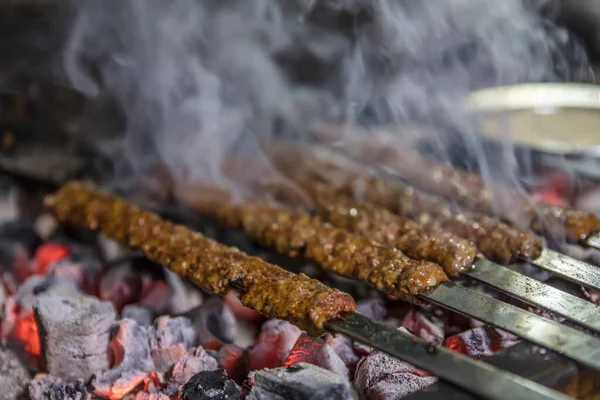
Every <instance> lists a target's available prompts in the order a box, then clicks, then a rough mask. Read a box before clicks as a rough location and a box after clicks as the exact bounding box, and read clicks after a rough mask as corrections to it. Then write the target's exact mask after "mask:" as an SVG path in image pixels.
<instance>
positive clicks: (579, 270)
mask: <svg viewBox="0 0 600 400" xmlns="http://www.w3.org/2000/svg"><path fill="white" fill-rule="evenodd" d="M273 155H274V157H273V160H274V162H275V164H276V165H277V166H278V167H279V168H281V169H282V172H283V173H285V174H287V176H288V177H290V178H291V179H292V180H294V182H296V183H297V184H298V185H299V186H301V187H303V188H304V189H305V190H306V191H307V192H309V193H311V191H314V190H315V187H317V186H318V185H322V186H325V187H326V188H327V192H328V193H333V194H335V195H339V196H346V197H348V198H350V199H355V200H359V201H366V202H369V203H373V204H376V205H378V206H381V207H385V208H387V209H388V210H390V211H392V212H394V213H396V214H399V215H401V216H402V217H404V218H408V219H412V220H415V221H417V222H419V223H420V224H421V225H423V226H424V227H426V228H429V229H443V230H446V231H448V232H449V233H452V234H454V235H456V236H459V237H462V238H464V239H467V240H470V241H472V242H473V243H474V244H475V245H476V246H477V248H478V250H479V251H480V252H481V253H482V254H483V255H484V256H485V257H487V258H489V259H490V260H493V261H496V262H499V263H502V264H506V263H509V262H511V261H515V260H521V261H526V262H531V263H532V264H534V265H535V266H537V267H539V268H542V269H544V270H547V271H549V272H552V273H553V274H555V275H558V276H561V277H562V278H564V279H567V280H570V281H572V282H575V283H578V284H581V285H583V286H586V287H589V288H592V289H600V269H599V268H597V267H595V266H594V265H591V264H588V263H585V262H582V261H579V260H576V259H574V258H572V257H568V256H565V255H563V254H560V253H557V252H555V251H553V250H550V249H547V248H545V247H543V241H542V240H541V239H540V238H539V237H537V236H535V235H534V234H532V233H530V232H527V231H525V230H522V229H519V228H516V227H512V226H509V225H507V224H505V223H503V222H501V221H498V220H495V219H493V218H491V217H489V216H487V215H485V214H478V213H475V212H463V211H462V210H460V209H459V208H457V207H454V206H453V205H452V204H450V203H449V202H448V201H447V200H446V199H445V198H443V197H440V196H435V195H430V194H425V193H423V192H420V191H418V190H416V189H413V188H412V187H408V186H404V185H403V184H401V183H400V182H396V181H394V182H387V181H386V180H384V179H382V178H379V177H377V176H374V175H366V174H364V173H363V172H361V171H353V170H352V167H353V164H352V165H349V167H348V166H345V168H341V167H340V166H339V165H340V164H338V160H337V159H334V158H332V157H331V155H330V154H328V155H327V156H326V157H324V156H323V155H322V154H317V153H315V152H311V151H306V149H300V148H298V147H289V146H279V147H278V148H277V151H276V152H274V153H273ZM298 159H303V161H304V163H303V165H302V166H301V167H299V166H298V165H293V167H292V165H289V161H290V160H298ZM342 161H343V160H342ZM282 167H283V168H282ZM306 177H310V179H312V180H313V181H309V180H307V179H306ZM595 237H596V236H594V237H592V238H591V239H594V238H595ZM591 239H590V240H591ZM599 246H600V241H599Z"/></svg>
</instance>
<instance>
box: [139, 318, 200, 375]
mask: <svg viewBox="0 0 600 400" xmlns="http://www.w3.org/2000/svg"><path fill="white" fill-rule="evenodd" d="M148 340H149V343H150V355H151V356H152V360H153V361H154V365H155V367H156V371H158V372H167V371H168V370H169V369H171V367H172V366H173V365H175V363H177V362H178V361H179V360H181V359H182V358H183V356H184V355H185V354H186V353H187V350H188V349H189V348H190V347H194V346H195V345H196V343H197V342H198V338H197V336H196V332H195V331H194V329H193V328H192V324H191V322H190V320H189V319H187V318H185V317H176V318H171V317H168V316H163V317H159V318H157V319H156V321H154V325H153V326H152V327H151V328H150V329H149V332H148Z"/></svg>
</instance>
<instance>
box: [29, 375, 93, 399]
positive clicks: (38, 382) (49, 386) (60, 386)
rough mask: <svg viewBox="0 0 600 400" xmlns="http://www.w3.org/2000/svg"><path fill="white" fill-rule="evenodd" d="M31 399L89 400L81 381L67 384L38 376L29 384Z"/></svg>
mask: <svg viewBox="0 0 600 400" xmlns="http://www.w3.org/2000/svg"><path fill="white" fill-rule="evenodd" d="M29 397H30V398H31V400H89V399H90V398H91V396H90V394H89V393H88V392H87V389H86V388H85V385H84V384H83V381H82V380H81V379H79V380H77V381H71V382H65V381H63V380H62V379H60V378H57V377H54V376H51V375H47V374H38V375H37V376H36V377H35V379H34V380H33V381H31V383H30V384H29Z"/></svg>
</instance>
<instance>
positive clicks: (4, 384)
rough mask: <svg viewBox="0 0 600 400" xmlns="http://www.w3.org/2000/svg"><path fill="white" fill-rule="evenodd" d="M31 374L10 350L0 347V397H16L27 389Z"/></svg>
mask: <svg viewBox="0 0 600 400" xmlns="http://www.w3.org/2000/svg"><path fill="white" fill-rule="evenodd" d="M30 380H31V375H30V374H29V371H28V370H27V368H26V367H25V366H24V365H23V364H22V363H21V361H20V360H19V357H18V356H17V354H15V353H14V352H13V351H12V350H10V349H8V348H4V347H0V399H7V400H8V399H17V398H19V397H20V396H22V395H23V394H24V393H25V392H26V390H27V384H28V383H29V381H30Z"/></svg>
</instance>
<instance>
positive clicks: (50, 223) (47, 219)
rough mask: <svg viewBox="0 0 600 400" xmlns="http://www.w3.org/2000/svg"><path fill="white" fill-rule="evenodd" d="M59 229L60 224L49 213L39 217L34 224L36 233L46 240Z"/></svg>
mask: <svg viewBox="0 0 600 400" xmlns="http://www.w3.org/2000/svg"><path fill="white" fill-rule="evenodd" d="M57 227H58V222H57V221H56V218H54V216H53V215H52V214H49V213H43V214H41V215H39V216H38V217H37V218H36V220H35V224H34V229H35V232H36V233H37V234H38V235H39V236H40V238H42V239H44V240H46V239H47V238H49V237H50V236H51V235H52V233H53V232H54V231H56V228H57Z"/></svg>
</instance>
